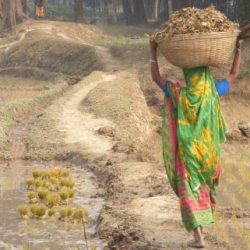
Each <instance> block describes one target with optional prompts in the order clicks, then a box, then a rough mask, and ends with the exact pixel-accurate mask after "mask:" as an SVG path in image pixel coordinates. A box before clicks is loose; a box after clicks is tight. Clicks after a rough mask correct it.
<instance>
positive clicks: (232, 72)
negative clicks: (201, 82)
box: [227, 39, 242, 85]
mask: <svg viewBox="0 0 250 250" xmlns="http://www.w3.org/2000/svg"><path fill="white" fill-rule="evenodd" d="M241 46H242V40H239V39H238V40H237V42H236V52H235V56H234V60H233V64H232V67H231V70H230V73H229V76H228V77H227V80H228V82H229V84H230V85H231V84H232V83H234V81H235V79H236V77H237V76H238V74H239V71H240V61H241Z"/></svg>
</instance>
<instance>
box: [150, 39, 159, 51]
mask: <svg viewBox="0 0 250 250" xmlns="http://www.w3.org/2000/svg"><path fill="white" fill-rule="evenodd" d="M150 48H151V51H156V50H157V48H158V44H157V43H156V42H155V41H150Z"/></svg>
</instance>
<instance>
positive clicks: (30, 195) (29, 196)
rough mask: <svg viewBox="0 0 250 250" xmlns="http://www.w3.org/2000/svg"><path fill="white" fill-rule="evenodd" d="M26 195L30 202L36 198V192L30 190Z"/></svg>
mask: <svg viewBox="0 0 250 250" xmlns="http://www.w3.org/2000/svg"><path fill="white" fill-rule="evenodd" d="M27 196H28V199H29V200H30V202H33V201H35V200H36V197H37V194H36V192H33V191H30V192H28V194H27Z"/></svg>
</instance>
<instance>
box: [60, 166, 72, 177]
mask: <svg viewBox="0 0 250 250" xmlns="http://www.w3.org/2000/svg"><path fill="white" fill-rule="evenodd" d="M69 173H70V172H69V170H68V169H67V168H61V169H60V176H62V177H68V176H69Z"/></svg>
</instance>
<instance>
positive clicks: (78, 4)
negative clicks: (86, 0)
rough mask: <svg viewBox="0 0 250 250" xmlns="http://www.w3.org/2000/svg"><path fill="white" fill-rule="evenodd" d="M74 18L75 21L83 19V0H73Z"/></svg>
mask: <svg viewBox="0 0 250 250" xmlns="http://www.w3.org/2000/svg"><path fill="white" fill-rule="evenodd" d="M74 20H75V22H76V23H77V22H82V21H84V18H83V0H74Z"/></svg>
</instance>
